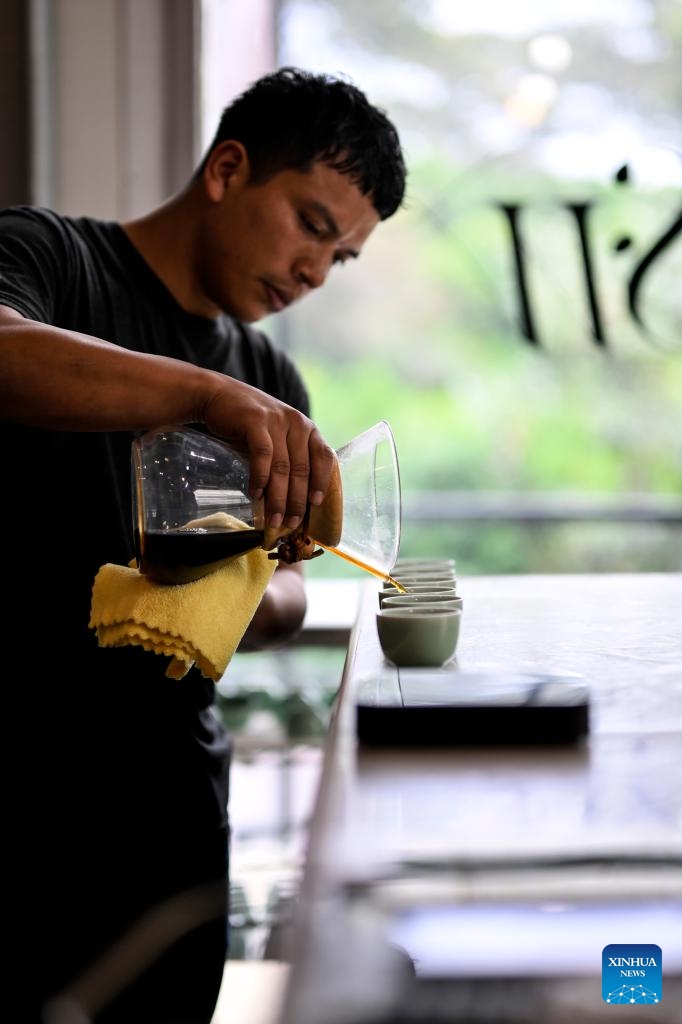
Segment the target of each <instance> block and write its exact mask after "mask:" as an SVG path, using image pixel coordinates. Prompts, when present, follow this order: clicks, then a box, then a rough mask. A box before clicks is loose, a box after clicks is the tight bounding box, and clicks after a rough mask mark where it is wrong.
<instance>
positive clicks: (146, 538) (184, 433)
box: [132, 421, 403, 591]
mask: <svg viewBox="0 0 682 1024" xmlns="http://www.w3.org/2000/svg"><path fill="white" fill-rule="evenodd" d="M336 455H337V467H336V471H335V473H334V474H333V475H332V481H331V484H330V487H329V488H328V491H327V494H326V496H325V500H324V502H323V503H322V505H321V506H319V507H318V506H315V507H311V506H309V507H308V510H307V513H306V518H305V519H304V521H303V523H301V524H300V526H299V527H298V528H297V529H296V530H293V531H292V530H287V529H280V530H279V531H272V530H271V529H269V528H266V527H265V522H264V508H263V502H262V500H254V499H252V498H250V497H249V495H248V479H249V467H248V462H247V461H246V459H245V457H244V456H243V455H241V454H240V453H237V452H235V451H234V450H233V449H232V448H231V447H230V446H229V445H228V444H227V443H226V442H224V441H221V440H219V439H218V438H215V437H211V436H209V435H206V434H202V433H200V432H199V431H196V430H193V429H191V428H184V427H169V428H166V429H160V430H155V431H149V432H147V433H146V434H143V435H142V436H141V437H139V438H137V439H136V440H135V441H134V442H133V450H132V472H133V506H134V507H133V522H134V533H135V543H136V554H137V564H138V568H139V570H140V572H141V573H143V574H144V575H146V576H148V577H149V578H150V579H153V580H155V581H156V582H160V583H167V584H174V583H187V582H190V581H192V580H195V579H200V578H201V577H202V576H205V575H207V574H208V573H210V572H213V571H215V570H216V569H218V568H220V567H221V565H223V564H225V563H226V562H228V561H229V560H231V559H232V558H235V557H238V556H239V555H242V554H244V553H246V552H247V551H250V550H253V549H254V548H258V547H262V548H263V549H264V550H266V551H268V552H269V556H268V557H270V558H278V559H279V560H280V561H283V562H288V563H292V562H297V561H302V560H308V559H310V558H314V557H317V556H318V555H320V554H322V552H323V551H329V552H331V553H332V554H335V555H338V556H339V557H340V558H342V559H343V560H344V561H345V562H347V563H349V564H351V565H355V566H357V567H358V568H359V569H362V570H363V571H365V572H368V573H370V574H371V575H373V576H376V577H377V578H379V579H381V580H384V581H386V582H388V583H390V584H392V585H393V586H395V587H396V589H397V590H399V591H401V590H403V588H402V587H401V586H400V584H399V583H398V582H397V581H396V580H394V579H393V578H392V577H391V576H390V569H392V567H393V565H394V563H395V561H396V558H397V555H398V549H399V545H400V526H401V502H400V477H399V471H398V461H397V455H396V449H395V441H394V438H393V434H392V432H391V428H390V427H389V425H388V424H387V423H386V422H385V421H380V422H379V423H377V424H375V426H374V427H371V428H370V429H369V430H366V431H365V432H364V433H362V434H360V435H358V437H356V438H354V439H353V440H352V441H350V442H348V444H346V445H344V446H343V447H342V448H339V449H338V450H337V452H336Z"/></svg>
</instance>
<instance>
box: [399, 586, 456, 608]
mask: <svg viewBox="0 0 682 1024" xmlns="http://www.w3.org/2000/svg"><path fill="white" fill-rule="evenodd" d="M424 604H439V605H444V606H445V607H446V608H459V609H460V610H461V609H462V608H463V607H464V602H463V601H462V598H461V597H458V596H457V594H454V593H433V592H432V591H431V592H429V593H427V594H392V595H390V596H388V597H385V598H384V599H383V601H382V603H381V605H380V607H381V608H405V607H407V608H409V607H412V606H413V605H424Z"/></svg>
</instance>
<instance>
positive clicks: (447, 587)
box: [379, 580, 457, 608]
mask: <svg viewBox="0 0 682 1024" xmlns="http://www.w3.org/2000/svg"><path fill="white" fill-rule="evenodd" d="M398 582H400V581H398ZM401 585H402V584H401ZM398 594H401V596H404V597H408V596H410V595H416V594H450V595H451V596H452V597H454V596H455V595H456V594H457V584H456V582H455V581H454V580H450V581H446V582H441V583H413V584H411V585H410V586H406V587H405V592H404V593H402V592H401V591H399V590H396V588H395V587H391V586H389V587H387V588H385V589H382V590H380V591H379V607H380V608H381V607H382V606H383V603H384V601H385V600H386V598H387V597H395V596H396V595H398Z"/></svg>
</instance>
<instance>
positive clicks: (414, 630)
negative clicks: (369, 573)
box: [377, 558, 462, 667]
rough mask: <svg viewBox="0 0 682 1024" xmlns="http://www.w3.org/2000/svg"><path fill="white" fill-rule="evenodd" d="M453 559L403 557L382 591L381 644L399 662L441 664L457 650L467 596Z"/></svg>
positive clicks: (413, 664) (385, 652)
mask: <svg viewBox="0 0 682 1024" xmlns="http://www.w3.org/2000/svg"><path fill="white" fill-rule="evenodd" d="M455 568H456V567H455V562H454V559H452V558H404V559H401V560H400V561H398V562H396V564H395V566H394V568H393V569H392V571H391V577H392V578H393V579H394V580H395V581H396V582H397V583H399V584H400V586H401V588H403V590H404V593H401V592H399V591H398V590H397V589H396V588H395V587H394V586H393V584H390V583H385V584H384V585H383V586H382V588H381V590H380V591H379V611H378V612H377V631H378V633H379V640H380V642H381V648H382V650H383V652H384V654H385V656H386V657H387V658H388V660H389V661H392V662H393V663H394V664H395V665H405V666H411V665H412V666H422V667H438V666H440V665H444V664H445V663H446V662H447V661H449V660H450V659H451V658H452V657H453V656H454V654H455V651H456V649H457V641H458V639H459V628H460V621H461V617H462V598H461V597H460V596H459V595H458V593H457V575H456V571H455Z"/></svg>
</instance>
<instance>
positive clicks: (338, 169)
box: [0, 69, 405, 1024]
mask: <svg viewBox="0 0 682 1024" xmlns="http://www.w3.org/2000/svg"><path fill="white" fill-rule="evenodd" d="M404 186H405V167H404V162H403V158H402V154H401V149H400V144H399V140H398V137H397V134H396V132H395V129H394V128H393V126H392V125H391V123H390V122H389V121H388V119H387V118H386V117H385V115H384V114H383V113H382V112H381V111H379V110H378V109H376V108H375V107H373V106H372V105H370V104H369V103H368V101H367V99H366V98H365V96H364V95H363V94H362V93H361V92H360V91H359V90H357V89H356V88H355V87H353V86H352V85H350V84H349V83H347V82H345V81H343V80H340V79H334V78H331V77H329V76H324V75H312V74H309V73H306V72H302V71H299V70H296V69H281V70H280V71H278V72H276V73H274V74H272V75H269V76H266V77H265V78H263V79H261V80H259V81H258V82H256V83H255V84H254V85H253V86H251V87H250V88H249V89H248V90H247V91H246V92H245V93H244V94H243V95H242V96H241V97H239V98H237V100H235V102H234V103H233V104H232V105H231V106H230V107H228V108H227V109H226V110H225V112H224V114H223V117H222V119H221V123H220V126H219V129H218V132H217V134H216V136H215V138H214V140H213V142H212V144H211V146H210V147H209V150H208V152H207V154H206V156H205V157H204V159H203V161H202V163H201V165H200V167H199V168H198V170H197V172H196V173H195V175H194V177H193V179H192V180H191V182H190V183H189V184H188V186H187V187H186V188H185V189H184V190H182V191H181V192H180V193H179V194H178V195H176V196H174V197H172V198H171V199H170V200H169V201H168V202H166V203H165V204H164V205H162V206H161V207H159V208H158V209H155V210H153V211H152V212H151V213H149V214H148V215H147V216H144V217H141V218H139V219H136V220H133V221H130V222H128V223H124V224H116V223H106V222H100V221H95V220H92V219H88V218H81V219H71V218H64V217H61V216H58V215H57V214H55V213H53V212H50V211H47V210H42V209H33V208H29V207H20V208H14V209H10V210H7V211H4V212H3V213H2V214H0V410H1V415H2V422H1V423H0V430H1V431H2V433H1V435H0V438H1V440H2V453H3V476H4V481H5V485H6V486H5V491H4V500H3V502H2V513H1V516H2V526H3V531H4V537H5V542H6V548H7V552H6V560H5V566H4V568H5V572H6V579H7V580H8V581H10V580H11V602H10V605H11V606H10V608H9V610H8V613H7V614H8V618H6V620H5V635H6V637H8V638H11V639H10V643H8V644H7V645H6V652H5V653H6V657H5V660H4V668H5V676H6V680H7V681H8V685H7V692H8V695H10V694H11V696H12V701H11V708H12V710H11V712H7V711H6V713H7V714H10V715H11V718H10V723H11V727H12V728H13V729H15V730H16V732H17V733H21V735H22V736H24V737H25V742H24V744H23V745H22V746H21V748H20V750H21V752H22V753H21V755H20V758H21V759H20V763H19V771H20V773H21V771H22V769H23V771H24V772H25V775H26V778H27V779H28V780H30V782H29V783H27V782H23V783H22V786H23V789H22V799H23V800H24V811H25V815H26V818H27V819H28V820H29V822H34V823H35V822H37V826H36V825H35V824H34V825H33V826H32V828H33V831H32V832H31V831H30V830H29V831H28V832H27V833H26V836H25V838H26V844H27V850H28V849H29V848H30V850H31V852H34V851H35V850H38V851H39V857H38V860H37V863H36V864H35V872H34V876H33V877H32V878H31V879H30V884H27V885H26V887H25V888H23V889H22V891H21V892H20V894H19V895H20V898H21V901H22V905H23V906H24V907H25V908H26V914H27V915H28V914H29V913H30V915H31V917H30V920H31V922H32V930H33V938H34V942H35V945H34V948H33V949H32V950H31V951H30V953H29V960H28V963H26V964H25V965H23V966H24V970H25V973H26V975H27V976H28V977H30V978H31V990H30V992H29V993H26V994H25V1004H24V1005H25V1007H26V1009H27V1012H26V1018H25V1019H27V1020H28V1019H39V1020H42V1021H50V1022H52V1021H67V1020H87V1019H95V1020H96V1021H97V1022H98V1024H100V1022H101V1024H105V1022H106V1024H113V1022H115V1021H116V1022H118V1021H121V1022H123V1021H125V1022H126V1024H133V1022H137V1021H140V1022H142V1021H144V1022H145V1024H151V1022H167V1024H169V1022H171V1021H172V1022H174V1024H179V1022H183V1024H185V1022H192V1024H195V1022H197V1024H198V1022H209V1021H210V1019H211V1016H212V1012H213V1009H214V1006H215V1002H216V999H217V995H218V991H219V987H220V982H221V977H222V970H223V964H224V958H225V953H226V949H225V942H226V938H225V937H226V919H225V907H224V898H222V897H221V902H220V903H219V906H218V908H217V909H216V906H215V899H214V889H213V888H212V886H213V884H214V883H217V888H218V891H219V892H220V891H222V888H223V887H224V884H225V880H226V876H227V851H228V823H227V811H226V808H227V795H228V794H227V782H228V766H229V740H228V737H227V736H226V735H225V733H224V731H223V729H222V728H221V727H220V726H219V725H218V723H217V721H216V718H215V716H214V714H213V713H212V711H211V704H212V702H213V698H214V686H213V683H212V682H210V681H209V680H206V679H205V678H204V677H202V676H201V675H200V674H199V673H198V672H197V671H196V669H193V670H192V671H191V672H190V674H189V675H188V676H186V677H185V679H183V680H181V681H179V682H178V681H173V680H169V679H167V678H166V676H165V667H166V666H165V664H164V659H162V658H160V657H159V656H158V655H155V654H153V653H148V652H145V651H142V650H141V649H139V648H132V647H130V648H125V649H115V650H107V649H102V648H99V647H98V646H97V642H96V639H95V637H94V634H93V633H92V631H91V630H89V629H88V620H89V608H90V600H91V590H92V584H93V579H94V577H95V574H96V572H97V570H98V568H99V566H101V565H102V564H103V563H105V562H115V563H119V564H126V563H127V562H128V561H129V560H130V559H131V558H132V557H133V553H134V549H133V541H132V523H131V493H130V445H131V440H132V438H133V437H134V434H135V432H138V431H140V430H144V429H149V428H153V427H158V426H163V425H167V424H197V425H200V426H201V427H202V429H206V430H208V431H209V432H211V433H214V434H216V435H218V436H220V437H223V438H225V439H227V440H229V441H230V442H231V443H233V444H236V445H239V446H240V447H242V448H243V449H244V450H245V451H246V452H247V454H248V457H249V460H250V467H251V490H252V493H253V494H254V495H258V494H260V493H263V494H264V498H265V511H266V518H267V520H268V522H269V524H270V525H271V526H275V527H276V526H278V525H279V524H281V523H283V524H284V525H285V526H286V527H288V528H294V527H296V525H298V524H299V523H300V521H301V519H302V516H303V514H304V512H305V509H306V506H307V503H308V502H310V503H312V504H319V503H320V502H321V501H322V500H323V498H324V495H325V492H326V488H327V485H328V483H329V479H330V474H331V470H332V465H333V460H334V454H333V452H332V450H331V449H330V447H329V446H328V445H327V444H326V443H325V441H324V439H323V438H322V437H321V435H320V433H319V431H318V430H317V429H316V427H315V426H314V424H313V423H312V422H311V420H310V419H309V418H308V412H309V408H308V396H307V393H306V389H305V386H304V384H303V381H302V380H301V377H300V376H299V374H298V372H297V371H296V369H295V367H294V366H293V364H292V363H291V361H290V360H289V359H288V358H287V357H286V356H285V355H284V353H282V352H280V351H278V350H277V349H276V347H275V346H273V345H272V344H271V342H270V341H269V340H268V338H267V337H266V336H265V335H264V334H262V333H261V332H260V331H257V330H255V329H253V328H250V327H248V326H246V325H248V324H250V323H252V322H254V321H257V320H259V319H260V318H261V317H263V316H265V315H266V314H271V313H276V312H279V311H280V310H282V309H284V308H286V307H287V306H288V305H289V304H290V303H292V302H294V301H297V300H299V299H301V298H302V297H303V296H305V295H306V294H307V293H308V292H309V291H311V290H312V289H314V288H318V287H320V286H321V285H322V284H323V283H324V281H325V279H326V277H327V274H328V273H329V270H330V269H331V267H332V266H333V265H334V264H335V263H343V262H344V261H346V260H348V259H353V258H356V257H357V256H358V255H359V254H360V252H361V250H362V248H363V246H364V244H365V242H366V241H367V239H368V237H369V236H370V234H371V232H372V231H373V230H374V228H375V227H376V225H377V224H378V223H379V221H380V220H382V219H385V218H386V217H389V216H391V215H392V214H393V213H394V212H395V210H396V209H397V208H398V207H399V206H400V204H401V202H402V198H403V193H404ZM8 595H9V591H8ZM304 612H305V592H304V584H303V578H302V574H301V569H300V566H290V567H284V566H282V567H279V568H278V569H277V571H276V572H275V574H274V576H273V578H272V581H271V583H270V584H269V586H268V588H267V590H266V592H265V595H264V597H263V600H262V602H261V604H260V606H259V608H258V610H257V612H256V614H255V616H254V618H253V621H252V623H251V626H250V628H249V631H248V634H247V639H248V642H249V644H250V645H251V646H265V645H267V644H268V643H273V642H281V641H282V640H283V639H284V638H285V637H287V636H289V635H291V634H292V633H293V632H295V630H296V629H297V628H298V627H299V626H300V624H301V622H302V619H303V615H304ZM10 644H11V650H8V649H9V647H10ZM20 777H21V775H20V776H19V778H20ZM36 828H37V833H36ZM16 834H17V833H16V832H14V833H13V835H14V836H15V837H16ZM27 862H28V860H27ZM31 866H32V867H33V866H34V865H33V864H32V865H31ZM188 894H190V895H191V894H194V896H196V899H195V900H194V901H193V902H190V903H188V902H187V901H188V899H189V896H188ZM36 993H37V1000H38V1004H39V1007H40V1009H39V1010H33V1002H34V997H35V994H36ZM29 1005H30V1006H31V1016H30V1017H29V1014H28V1006H29Z"/></svg>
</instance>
